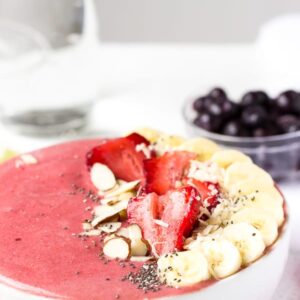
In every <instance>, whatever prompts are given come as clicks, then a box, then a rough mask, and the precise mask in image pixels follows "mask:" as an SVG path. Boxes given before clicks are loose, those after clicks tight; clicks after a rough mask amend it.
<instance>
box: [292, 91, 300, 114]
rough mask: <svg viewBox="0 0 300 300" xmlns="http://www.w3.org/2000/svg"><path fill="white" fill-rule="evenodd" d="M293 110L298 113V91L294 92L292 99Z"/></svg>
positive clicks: (299, 103)
mask: <svg viewBox="0 0 300 300" xmlns="http://www.w3.org/2000/svg"><path fill="white" fill-rule="evenodd" d="M292 109H293V112H294V113H296V114H299V115H300V93H296V95H295V96H294V97H293V101H292Z"/></svg>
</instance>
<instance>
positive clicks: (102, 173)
mask: <svg viewBox="0 0 300 300" xmlns="http://www.w3.org/2000/svg"><path fill="white" fill-rule="evenodd" d="M90 175H91V181H92V183H93V184H94V186H95V187H96V188H97V189H99V190H101V191H106V190H109V189H111V188H113V187H114V186H115V184H116V178H115V175H114V173H113V172H112V171H111V169H110V168H108V167H107V166H106V165H103V164H100V163H95V164H94V165H93V166H92V167H91V171H90Z"/></svg>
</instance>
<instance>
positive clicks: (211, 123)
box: [194, 113, 221, 132]
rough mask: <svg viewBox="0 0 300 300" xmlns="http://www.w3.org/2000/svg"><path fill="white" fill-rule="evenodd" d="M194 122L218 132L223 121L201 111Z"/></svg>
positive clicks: (208, 129)
mask: <svg viewBox="0 0 300 300" xmlns="http://www.w3.org/2000/svg"><path fill="white" fill-rule="evenodd" d="M194 124H195V125H196V126H198V127H201V128H203V129H205V130H207V131H213V132H216V131H218V130H219V128H220V125H221V121H220V119H218V118H216V117H213V116H212V115H210V114H208V113H201V114H199V115H198V116H197V118H196V119H195V120H194Z"/></svg>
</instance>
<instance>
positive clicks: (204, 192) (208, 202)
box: [187, 178, 220, 211]
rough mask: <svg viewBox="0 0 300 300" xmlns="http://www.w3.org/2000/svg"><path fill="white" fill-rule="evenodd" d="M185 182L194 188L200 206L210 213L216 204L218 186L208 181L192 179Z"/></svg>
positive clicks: (217, 201)
mask: <svg viewBox="0 0 300 300" xmlns="http://www.w3.org/2000/svg"><path fill="white" fill-rule="evenodd" d="M187 182H189V184H191V185H192V186H193V187H195V188H196V189H197V191H198V193H199V195H200V199H201V200H200V201H201V205H202V206H203V207H205V208H207V209H208V210H209V211H211V210H212V209H213V208H215V207H216V206H217V205H218V203H219V200H218V195H219V190H220V189H219V185H218V184H214V183H211V182H208V181H199V180H196V179H194V178H191V179H189V180H188V181H187Z"/></svg>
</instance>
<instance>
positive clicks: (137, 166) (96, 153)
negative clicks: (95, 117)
mask: <svg viewBox="0 0 300 300" xmlns="http://www.w3.org/2000/svg"><path fill="white" fill-rule="evenodd" d="M141 140H143V142H144V140H146V139H144V138H143V137H142V136H139V135H138V134H134V135H130V136H129V137H128V138H127V137H125V138H119V139H113V140H107V141H105V142H104V143H102V144H101V145H99V146H97V147H95V148H93V149H92V150H91V151H90V152H89V153H88V154H87V165H88V166H89V167H91V166H92V165H93V164H95V163H97V162H98V163H102V164H105V165H107V166H108V167H109V168H110V169H111V170H112V171H113V173H114V174H115V176H116V177H117V178H118V179H123V180H126V181H133V180H141V181H142V182H144V180H145V174H144V164H143V162H144V160H145V159H146V156H145V154H144V153H143V152H141V151H137V150H136V145H137V143H138V144H139V143H140V141H141ZM146 142H147V140H146Z"/></svg>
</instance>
